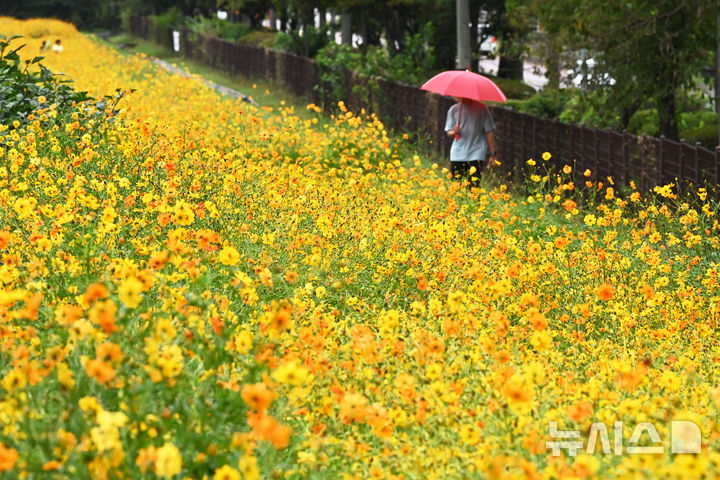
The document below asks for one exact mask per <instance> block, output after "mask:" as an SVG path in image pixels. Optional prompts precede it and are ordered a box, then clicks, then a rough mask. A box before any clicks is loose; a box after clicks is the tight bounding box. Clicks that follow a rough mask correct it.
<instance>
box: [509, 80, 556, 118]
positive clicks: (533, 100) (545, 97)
mask: <svg viewBox="0 0 720 480" xmlns="http://www.w3.org/2000/svg"><path fill="white" fill-rule="evenodd" d="M500 88H502V87H500ZM503 91H504V90H503ZM505 95H507V93H505ZM569 99H570V95H569V94H568V93H567V92H566V91H565V90H543V91H541V92H538V93H537V94H535V95H533V96H532V97H530V98H528V99H527V100H524V101H514V102H508V106H509V107H510V108H512V109H514V110H517V111H520V112H523V113H528V114H530V115H537V116H539V117H545V118H559V117H560V115H561V114H562V113H563V111H564V110H565V105H566V104H567V102H568V100H569Z"/></svg>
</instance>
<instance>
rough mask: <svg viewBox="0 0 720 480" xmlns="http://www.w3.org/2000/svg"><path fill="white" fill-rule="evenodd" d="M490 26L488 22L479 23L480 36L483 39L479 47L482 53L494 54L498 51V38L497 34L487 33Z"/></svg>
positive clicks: (478, 31) (486, 54)
mask: <svg viewBox="0 0 720 480" xmlns="http://www.w3.org/2000/svg"><path fill="white" fill-rule="evenodd" d="M489 26H490V25H489V24H487V23H478V26H477V33H478V37H480V38H482V39H483V41H482V43H481V44H480V48H479V53H480V55H485V56H493V55H495V54H496V53H497V39H496V38H495V35H490V34H488V33H486V32H487V31H488V27H489Z"/></svg>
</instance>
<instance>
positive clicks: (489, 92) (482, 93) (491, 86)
mask: <svg viewBox="0 0 720 480" xmlns="http://www.w3.org/2000/svg"><path fill="white" fill-rule="evenodd" d="M420 89H421V90H427V91H429V92H435V93H439V94H441V95H448V96H451V97H461V98H469V99H470V100H477V101H487V102H505V101H507V97H506V96H505V94H504V93H503V92H502V90H500V87H498V86H497V85H495V83H494V82H493V81H492V80H490V79H489V78H487V77H483V76H482V75H480V74H477V73H473V72H471V71H470V70H469V69H468V70H449V71H447V72H442V73H438V74H437V75H435V76H434V77H433V78H431V79H430V80H428V81H427V82H425V84H424V85H423V86H422V87H420ZM461 117H462V105H461V106H460V114H459V115H458V125H459V124H460V118H461ZM457 138H458V136H457V135H456V136H455V139H456V140H457Z"/></svg>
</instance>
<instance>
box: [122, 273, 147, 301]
mask: <svg viewBox="0 0 720 480" xmlns="http://www.w3.org/2000/svg"><path fill="white" fill-rule="evenodd" d="M142 291H143V284H142V282H140V280H138V279H137V278H135V277H130V278H128V279H125V280H124V281H123V282H122V283H121V284H120V286H119V287H118V297H119V298H120V301H121V302H122V303H124V304H125V306H126V307H128V308H135V307H137V306H138V305H140V302H142V299H143V296H142Z"/></svg>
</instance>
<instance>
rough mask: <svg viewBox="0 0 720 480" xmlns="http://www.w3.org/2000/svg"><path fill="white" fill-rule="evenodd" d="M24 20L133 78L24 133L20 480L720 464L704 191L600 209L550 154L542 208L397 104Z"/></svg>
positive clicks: (18, 192)
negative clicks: (338, 96) (246, 93)
mask: <svg viewBox="0 0 720 480" xmlns="http://www.w3.org/2000/svg"><path fill="white" fill-rule="evenodd" d="M0 31H2V32H3V33H4V34H8V35H9V34H19V35H23V36H24V38H22V39H19V40H15V41H14V44H17V45H19V43H20V42H26V43H27V46H26V47H25V48H24V49H22V50H21V51H20V53H21V54H22V55H24V56H26V57H30V56H34V55H36V54H37V52H38V49H39V46H40V44H41V42H42V40H43V39H49V40H51V41H54V39H55V38H61V39H62V42H63V45H64V51H63V52H62V53H58V54H55V53H53V52H49V53H48V54H47V58H46V59H45V60H44V61H43V63H44V64H45V65H47V66H48V67H49V68H51V69H52V70H53V71H54V72H58V73H60V72H61V73H64V74H65V75H67V76H68V77H69V78H71V79H73V80H74V82H75V85H76V86H77V87H78V88H79V89H82V90H87V91H89V92H90V93H91V94H93V95H97V96H101V95H106V94H113V92H115V90H116V89H118V88H120V89H122V90H125V91H131V90H134V91H133V92H131V93H128V94H127V95H126V96H125V98H123V99H122V100H121V103H120V108H121V110H122V111H121V113H120V114H119V115H118V116H116V117H114V118H112V121H107V122H103V123H102V124H100V125H89V124H86V123H84V122H81V121H79V120H75V121H72V122H64V123H63V122H59V121H57V118H56V116H55V115H54V110H53V106H52V105H49V104H48V103H49V102H48V103H42V101H41V102H39V103H40V104H41V105H42V107H41V109H40V110H38V111H37V112H36V113H35V114H34V117H33V118H32V119H31V121H30V123H29V124H28V125H27V127H18V128H15V127H14V126H13V125H5V126H2V127H0V129H1V130H2V132H0V342H1V345H2V348H1V349H0V476H2V478H3V479H4V478H10V479H12V478H22V479H45V478H93V479H112V478H158V477H159V478H193V479H195V478H198V479H201V478H208V479H210V478H212V479H236V478H248V479H253V478H273V479H278V478H318V479H319V478H357V479H365V478H408V479H426V478H442V479H455V478H529V479H541V478H547V479H554V478H623V479H627V478H683V479H687V478H717V476H718V475H720V453H718V452H717V448H718V434H719V432H720V422H719V421H718V407H719V406H720V389H718V365H719V363H718V362H719V361H720V351H719V350H718V345H717V344H718V340H717V338H718V337H717V328H718V306H719V301H720V297H719V296H718V263H717V261H718V259H719V258H720V255H719V254H718V253H719V252H718V237H717V235H718V222H717V221H716V213H715V208H716V207H715V204H712V203H710V202H709V200H708V199H707V198H706V193H705V192H703V191H701V192H700V193H699V195H697V196H696V197H697V198H696V200H695V201H693V202H690V203H683V201H682V200H674V199H673V198H671V197H673V194H672V191H671V189H670V188H669V187H663V188H658V189H657V192H656V193H654V194H651V195H649V196H648V198H644V197H643V196H642V195H640V194H639V193H637V192H635V193H633V194H632V195H628V196H626V197H624V199H623V198H619V196H616V195H615V192H614V191H613V190H612V189H608V187H607V185H606V186H605V187H603V188H602V189H598V183H597V180H590V179H591V178H592V177H588V178H589V179H588V182H589V185H590V187H589V188H590V190H591V191H594V192H596V193H595V194H594V197H592V198H590V197H589V196H588V195H586V194H581V193H579V192H578V189H577V188H575V186H574V185H573V184H572V183H570V180H569V179H570V177H569V175H570V174H571V173H572V168H571V166H570V165H568V167H567V168H565V169H564V170H562V171H561V172H558V174H557V175H558V176H554V175H551V176H549V177H548V176H546V175H544V172H543V170H542V169H540V167H542V166H543V165H544V164H545V163H544V162H545V161H547V160H548V158H549V157H550V154H547V155H545V156H544V157H543V158H542V159H538V160H537V162H535V161H533V162H532V164H531V165H532V166H534V167H537V173H536V174H535V175H536V177H537V178H535V177H532V178H531V179H530V180H529V184H530V185H531V186H532V185H535V186H536V190H534V191H532V192H531V194H530V195H529V196H519V195H516V194H511V193H509V190H508V189H507V188H506V187H505V186H502V185H500V186H498V187H495V188H490V187H487V188H484V189H481V190H479V191H476V192H473V193H469V192H467V191H466V189H465V188H464V187H462V186H461V185H460V184H459V183H458V182H452V181H450V180H448V179H447V178H446V175H445V174H444V173H443V172H442V171H440V170H438V169H429V168H423V167H421V162H420V159H419V158H418V157H417V156H415V155H414V154H413V153H412V150H411V149H410V147H409V146H408V145H405V144H403V143H402V141H399V140H396V139H394V138H392V137H389V136H388V133H387V132H386V130H385V128H384V126H383V125H382V123H381V122H379V121H378V120H377V119H375V118H372V117H369V118H367V117H361V116H358V115H353V114H352V113H349V112H344V111H341V112H340V113H339V114H338V115H336V116H333V117H331V118H329V117H323V116H320V114H316V113H314V112H315V110H316V107H314V106H310V107H309V108H310V110H311V112H313V113H312V114H313V115H317V117H316V118H312V117H310V118H308V119H300V118H298V116H297V115H296V114H295V112H294V110H293V109H292V108H291V107H287V108H283V109H282V110H280V111H270V110H271V109H268V108H265V109H263V108H259V109H258V108H255V107H252V106H250V105H248V104H247V103H242V102H239V101H236V100H228V99H224V98H222V97H219V96H218V95H217V94H216V93H214V92H213V91H211V90H209V89H208V88H207V87H205V86H203V85H202V84H201V82H199V81H197V80H196V79H187V78H181V77H180V76H173V75H171V74H169V73H167V72H165V71H164V70H162V69H159V68H157V67H155V66H154V65H153V64H152V63H151V62H150V61H149V60H148V59H147V58H144V57H142V56H134V57H130V56H123V55H120V54H119V53H117V52H115V51H114V50H112V49H109V48H107V47H104V46H102V45H101V44H100V43H98V42H97V41H95V40H93V39H91V38H90V37H87V36H84V35H81V34H80V33H78V32H77V31H76V30H75V29H74V27H72V26H71V25H68V24H64V23H61V22H57V21H51V20H31V21H24V22H20V21H16V20H13V19H9V18H0ZM78 118H80V117H78ZM550 153H552V152H550ZM587 174H588V175H591V172H587ZM604 181H605V180H604ZM593 182H594V183H593ZM605 183H606V184H608V185H609V184H610V183H609V182H608V181H605ZM598 192H599V193H598ZM661 200H662V201H661ZM681 427H682V428H681ZM694 428H696V429H697V430H694ZM698 440H699V442H698ZM578 444H579V445H578ZM698 451H699V452H700V453H696V452H698ZM681 452H685V453H681Z"/></svg>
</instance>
